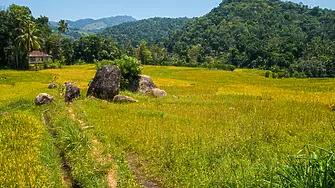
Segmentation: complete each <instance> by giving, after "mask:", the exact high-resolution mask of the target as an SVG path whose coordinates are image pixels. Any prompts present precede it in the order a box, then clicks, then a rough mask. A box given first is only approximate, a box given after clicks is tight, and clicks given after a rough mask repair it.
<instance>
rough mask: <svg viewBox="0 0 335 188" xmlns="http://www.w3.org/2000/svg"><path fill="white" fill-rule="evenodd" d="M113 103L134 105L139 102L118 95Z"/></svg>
mask: <svg viewBox="0 0 335 188" xmlns="http://www.w3.org/2000/svg"><path fill="white" fill-rule="evenodd" d="M113 102H115V103H132V102H137V100H135V99H133V98H131V97H128V96H125V95H116V96H115V97H114V99H113Z"/></svg>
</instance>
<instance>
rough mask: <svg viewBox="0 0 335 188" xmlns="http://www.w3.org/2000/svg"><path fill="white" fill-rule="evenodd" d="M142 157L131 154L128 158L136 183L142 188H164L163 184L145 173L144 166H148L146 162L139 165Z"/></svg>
mask: <svg viewBox="0 0 335 188" xmlns="http://www.w3.org/2000/svg"><path fill="white" fill-rule="evenodd" d="M139 159H140V157H139V156H138V155H136V154H131V155H128V156H127V162H128V164H129V166H130V170H131V171H133V174H134V175H135V180H136V182H137V183H138V184H139V185H141V186H142V187H149V188H162V187H164V186H163V185H162V184H160V183H159V182H157V181H156V180H154V179H152V178H150V177H149V176H148V174H146V173H144V172H143V170H142V168H143V167H142V165H146V164H145V162H143V161H142V162H141V164H139V163H138V161H139Z"/></svg>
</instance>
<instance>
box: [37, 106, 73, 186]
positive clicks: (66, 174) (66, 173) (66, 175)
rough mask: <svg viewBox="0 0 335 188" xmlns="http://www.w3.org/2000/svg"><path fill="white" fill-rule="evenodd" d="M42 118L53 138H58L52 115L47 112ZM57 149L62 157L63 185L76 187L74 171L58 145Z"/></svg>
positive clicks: (56, 145)
mask: <svg viewBox="0 0 335 188" xmlns="http://www.w3.org/2000/svg"><path fill="white" fill-rule="evenodd" d="M42 117H43V120H44V123H45V125H46V126H47V127H48V130H49V134H50V135H51V136H52V137H53V138H56V136H57V134H56V132H55V128H54V126H53V124H52V123H51V119H50V115H49V113H48V111H47V110H46V111H44V112H43V114H42ZM55 147H56V149H57V150H58V153H59V157H60V159H61V163H62V180H63V184H65V185H67V186H68V187H75V186H74V185H73V178H72V174H71V172H72V169H71V167H70V166H69V165H68V163H67V160H66V158H65V155H64V153H63V152H62V151H61V150H60V149H59V146H58V144H56V143H55Z"/></svg>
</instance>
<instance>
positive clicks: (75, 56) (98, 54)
mask: <svg viewBox="0 0 335 188" xmlns="http://www.w3.org/2000/svg"><path fill="white" fill-rule="evenodd" d="M0 20H1V22H0V67H2V68H14V69H28V67H29V64H28V54H29V52H31V51H33V50H40V51H43V52H45V53H47V54H50V55H52V59H53V61H52V62H51V63H55V64H62V65H65V64H67V65H71V64H74V63H77V62H87V63H93V62H94V61H96V60H102V59H107V60H114V59H118V58H120V57H121V52H120V50H119V48H118V46H117V44H116V43H115V42H114V41H113V40H111V39H108V38H102V37H98V36H94V35H93V36H87V37H81V38H80V39H79V40H77V41H73V40H70V39H67V38H63V37H62V34H63V33H65V32H66V31H67V30H68V24H67V23H66V21H64V20H60V21H59V23H58V28H57V29H58V34H53V33H52V29H51V28H50V26H49V19H48V18H47V17H45V16H40V17H39V18H34V17H33V16H32V14H31V11H30V9H29V8H28V7H24V6H18V5H11V6H9V7H8V9H6V10H1V11H0ZM50 67H54V66H50Z"/></svg>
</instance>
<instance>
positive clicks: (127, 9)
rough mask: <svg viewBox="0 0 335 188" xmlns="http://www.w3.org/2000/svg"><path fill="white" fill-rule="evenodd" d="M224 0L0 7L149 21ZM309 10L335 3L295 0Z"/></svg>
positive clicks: (30, 1)
mask: <svg viewBox="0 0 335 188" xmlns="http://www.w3.org/2000/svg"><path fill="white" fill-rule="evenodd" d="M221 1H222V0H166V1H160V0H0V6H8V5H10V4H13V3H15V4H18V5H25V6H28V7H29V8H30V9H31V11H32V12H33V15H34V16H35V17H38V16H40V15H45V16H47V17H49V18H50V20H52V21H58V20H60V19H68V20H77V19H81V18H88V17H89V18H101V17H109V16H116V15H130V16H133V17H135V18H136V19H143V18H149V17H155V16H157V17H184V16H187V17H194V16H202V15H204V14H206V13H208V12H209V11H210V10H211V9H212V8H214V7H216V6H218V5H219V4H220V2H221ZM293 1H294V2H303V3H304V4H308V5H310V6H320V7H322V8H331V9H335V0H293Z"/></svg>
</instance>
